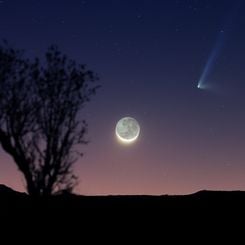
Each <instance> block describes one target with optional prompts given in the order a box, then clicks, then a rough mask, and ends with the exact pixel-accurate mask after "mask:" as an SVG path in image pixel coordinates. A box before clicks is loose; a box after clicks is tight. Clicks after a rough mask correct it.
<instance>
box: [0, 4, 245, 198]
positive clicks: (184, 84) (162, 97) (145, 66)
mask: <svg viewBox="0 0 245 245" xmlns="http://www.w3.org/2000/svg"><path fill="white" fill-rule="evenodd" d="M243 2H244V1H243V0H164V1H163V0H62V1H58V0H52V1H50V0H24V1H19V0H1V1H0V39H3V38H4V39H7V40H9V41H10V43H11V44H13V45H14V46H15V47H17V48H23V49H25V50H26V51H27V54H28V55H29V56H33V55H38V56H41V55H42V54H43V53H44V51H45V50H46V49H47V47H48V46H49V45H50V44H57V45H58V46H59V47H60V49H61V50H62V51H63V52H64V53H66V54H67V55H69V56H70V57H72V58H74V59H76V60H77V61H78V62H80V63H85V64H87V65H88V67H89V68H90V69H92V70H94V71H95V72H97V73H98V74H99V76H100V80H101V81H100V83H101V85H102V88H101V89H100V90H99V91H98V94H97V95H96V96H95V97H94V98H93V101H92V102H91V103H90V104H88V105H87V107H86V109H85V110H84V112H83V114H82V116H83V117H84V118H85V119H87V121H88V124H89V134H88V136H87V137H88V139H90V141H91V142H90V144H89V145H88V146H84V153H85V156H84V157H83V158H82V159H81V160H79V161H78V162H77V164H76V168H75V171H76V173H77V174H78V175H79V178H80V184H79V186H78V187H77V188H76V191H77V192H78V193H80V194H91V195H92V194H166V193H168V194H187V193H192V192H195V191H198V190H200V189H219V190H221V189H222V190H234V189H242V190H244V189H245V96H244V94H245V45H244V43H245V28H244V27H245V15H244V11H245V3H243ZM200 79H201V81H200ZM199 83H200V84H201V88H200V89H199V88H198V87H197V86H198V84H199ZM124 116H132V117H134V118H135V119H136V120H137V121H138V122H139V123H140V126H141V134H140V137H139V139H138V141H137V142H136V143H134V144H132V145H130V146H125V145H121V144H119V143H118V141H117V140H116V138H115V133H114V129H115V125H116V123H117V121H118V120H119V119H120V118H121V117H124ZM0 183H3V184H6V185H9V186H10V187H13V188H15V189H17V190H21V191H22V190H24V180H23V177H22V176H21V174H20V172H19V171H18V170H17V168H16V166H15V164H14V163H13V161H12V159H11V158H10V157H9V156H8V155H6V154H5V153H4V152H3V151H2V150H1V149H0Z"/></svg>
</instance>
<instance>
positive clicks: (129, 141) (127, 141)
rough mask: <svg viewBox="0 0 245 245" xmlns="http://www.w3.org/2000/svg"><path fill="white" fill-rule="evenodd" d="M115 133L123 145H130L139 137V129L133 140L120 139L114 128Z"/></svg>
mask: <svg viewBox="0 0 245 245" xmlns="http://www.w3.org/2000/svg"><path fill="white" fill-rule="evenodd" d="M115 132H116V136H117V138H118V139H119V140H121V141H122V142H123V143H132V142H134V141H135V140H136V139H137V138H138V137H139V134H140V128H139V131H138V133H137V135H136V136H135V137H134V138H132V139H124V138H122V137H121V136H120V135H119V134H118V132H117V128H116V130H115Z"/></svg>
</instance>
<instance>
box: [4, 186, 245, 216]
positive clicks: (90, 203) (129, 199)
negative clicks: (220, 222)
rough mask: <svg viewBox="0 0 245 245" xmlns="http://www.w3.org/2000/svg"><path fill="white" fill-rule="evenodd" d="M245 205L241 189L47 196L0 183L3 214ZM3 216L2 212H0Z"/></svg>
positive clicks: (244, 193)
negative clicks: (156, 193) (21, 190)
mask: <svg viewBox="0 0 245 245" xmlns="http://www.w3.org/2000/svg"><path fill="white" fill-rule="evenodd" d="M244 206H245V192H242V191H230V192H229V191H200V192H197V193H194V194H190V195H183V196H181V195H175V196H174V195H173V196H171V195H163V196H79V195H73V194H64V195H58V196H52V197H46V198H32V197H30V196H28V195H27V194H25V193H19V192H16V191H14V190H12V189H10V188H8V187H6V186H3V185H0V210H1V211H3V210H4V212H2V214H6V213H10V214H12V213H14V214H18V213H20V214H24V215H25V214H30V213H37V212H38V213H39V214H40V213H46V214H47V213H52V215H53V214H60V213H69V214H71V215H73V214H77V213H79V212H83V211H84V210H87V209H110V210H112V209H120V210H121V209H138V210H140V209H142V208H143V209H150V210H155V209H162V210H166V209H172V208H178V209H189V208H192V209H193V208H231V207H236V208H237V207H242V208H243V207H244ZM0 216H1V214H0Z"/></svg>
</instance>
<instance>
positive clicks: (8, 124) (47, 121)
mask: <svg viewBox="0 0 245 245" xmlns="http://www.w3.org/2000/svg"><path fill="white" fill-rule="evenodd" d="M97 80H98V79H97V76H96V75H95V74H94V73H93V72H91V71H89V70H87V69H86V67H85V66H83V65H77V64H76V62H75V61H73V60H70V59H68V58H67V57H66V56H65V55H63V54H61V52H60V51H59V50H58V49H57V47H55V46H52V47H50V48H49V49H48V51H47V52H46V58H45V60H44V61H43V62H40V60H39V59H35V60H34V61H31V60H28V59H25V58H24V57H23V52H22V51H19V50H15V49H13V48H11V47H9V45H8V44H6V43H5V44H4V45H2V46H0V143H1V145H2V148H3V149H4V150H5V151H6V152H7V153H8V154H10V155H11V156H12V157H13V159H14V161H15V163H16V164H17V166H18V168H19V169H20V171H21V172H22V173H23V175H24V177H25V180H26V187H27V191H28V193H29V194H30V195H37V196H40V195H51V194H53V193H55V192H59V191H64V190H65V191H71V190H72V189H73V187H74V185H75V184H76V180H77V178H76V176H75V175H74V174H73V169H72V166H73V164H74V163H75V161H76V160H77V159H78V157H79V156H80V155H81V154H82V153H81V149H80V148H81V147H79V145H81V144H86V143H87V142H86V141H85V137H84V136H85V134H86V131H87V124H86V122H85V121H84V120H81V118H80V117H81V114H80V113H79V112H80V111H81V109H82V108H83V106H84V105H85V104H86V102H88V101H89V100H90V98H91V96H92V95H93V94H95V92H96V90H97V89H98V87H99V86H98V85H96V84H93V83H92V82H95V81H97Z"/></svg>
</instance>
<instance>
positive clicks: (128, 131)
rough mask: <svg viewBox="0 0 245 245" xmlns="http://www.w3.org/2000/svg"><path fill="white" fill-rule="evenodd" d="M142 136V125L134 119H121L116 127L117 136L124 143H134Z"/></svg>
mask: <svg viewBox="0 0 245 245" xmlns="http://www.w3.org/2000/svg"><path fill="white" fill-rule="evenodd" d="M139 134H140V125H139V123H138V122H137V121H136V120H135V119H134V118H132V117H124V118H122V119H120V120H119V121H118V123H117V125H116V136H117V138H118V139H119V140H120V141H121V142H123V143H128V144H129V143H133V142H134V141H135V140H136V139H137V138H138V137H139Z"/></svg>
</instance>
